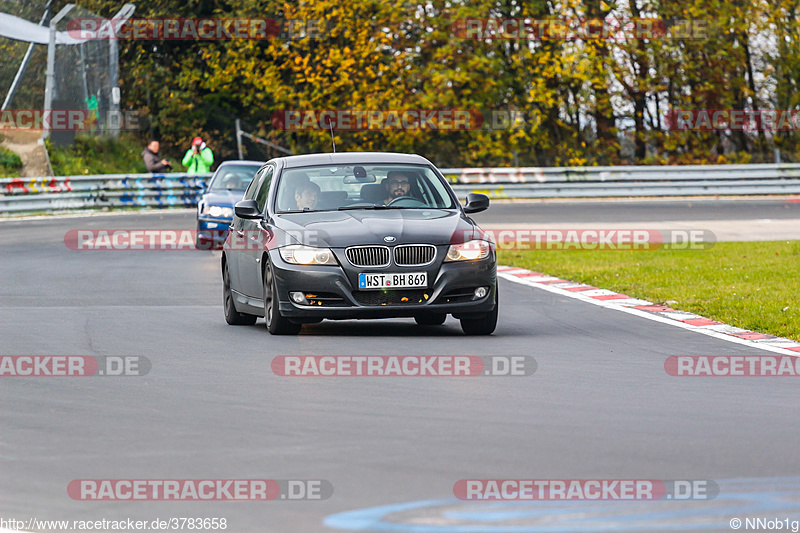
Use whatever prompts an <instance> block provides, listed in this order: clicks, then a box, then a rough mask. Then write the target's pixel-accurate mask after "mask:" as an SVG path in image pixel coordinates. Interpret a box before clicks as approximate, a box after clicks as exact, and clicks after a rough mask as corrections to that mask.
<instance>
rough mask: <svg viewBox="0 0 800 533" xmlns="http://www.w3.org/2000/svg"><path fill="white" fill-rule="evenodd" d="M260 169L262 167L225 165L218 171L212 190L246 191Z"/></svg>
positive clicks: (212, 183)
mask: <svg viewBox="0 0 800 533" xmlns="http://www.w3.org/2000/svg"><path fill="white" fill-rule="evenodd" d="M259 168H261V167H260V165H225V166H223V167H221V168H219V169H217V173H216V175H215V176H214V181H213V182H211V189H210V190H212V191H216V192H220V191H244V190H245V189H247V186H248V185H250V182H251V181H253V176H255V173H256V172H257V171H258V169H259Z"/></svg>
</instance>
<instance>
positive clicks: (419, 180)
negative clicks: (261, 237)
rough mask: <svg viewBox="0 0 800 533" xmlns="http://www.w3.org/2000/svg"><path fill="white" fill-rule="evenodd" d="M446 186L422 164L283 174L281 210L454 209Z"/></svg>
mask: <svg viewBox="0 0 800 533" xmlns="http://www.w3.org/2000/svg"><path fill="white" fill-rule="evenodd" d="M455 207H456V204H455V201H454V200H453V198H452V196H451V194H449V192H448V185H447V184H446V183H444V182H443V181H442V179H441V178H439V176H437V175H436V174H435V173H434V171H433V169H432V168H430V167H428V166H424V165H402V164H374V163H373V164H361V165H347V166H332V165H327V166H322V165H320V166H311V167H302V168H296V169H288V170H284V171H283V173H282V174H281V178H280V180H279V182H278V190H277V211H278V212H283V213H286V212H297V211H335V210H344V209H421V208H422V209H424V208H428V209H430V208H436V209H454V208H455Z"/></svg>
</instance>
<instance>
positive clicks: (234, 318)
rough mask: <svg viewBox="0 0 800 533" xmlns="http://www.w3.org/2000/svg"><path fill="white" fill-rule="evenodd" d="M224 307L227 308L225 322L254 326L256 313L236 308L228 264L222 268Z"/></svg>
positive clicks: (233, 324)
mask: <svg viewBox="0 0 800 533" xmlns="http://www.w3.org/2000/svg"><path fill="white" fill-rule="evenodd" d="M222 307H223V309H224V310H225V322H227V323H228V324H230V325H231V326H252V325H253V324H255V323H256V319H257V318H258V317H257V316H255V315H248V314H246V313H240V312H238V311H237V310H236V306H235V305H234V303H233V293H232V292H231V277H230V274H228V265H227V264H225V268H223V269H222Z"/></svg>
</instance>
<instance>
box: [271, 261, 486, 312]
mask: <svg viewBox="0 0 800 533" xmlns="http://www.w3.org/2000/svg"><path fill="white" fill-rule="evenodd" d="M334 253H336V251H334ZM336 255H337V259H339V262H340V264H342V259H343V257H342V255H340V254H339V253H336ZM270 260H271V263H272V267H273V271H274V274H275V278H276V284H277V292H278V301H279V306H278V308H279V309H280V313H281V315H283V316H285V317H287V318H296V319H301V318H309V319H319V318H330V319H337V318H338V319H346V318H390V317H412V316H415V315H419V314H422V313H446V314H452V315H453V316H455V317H456V318H462V317H463V318H478V317H480V316H482V315H485V314H486V313H489V312H491V311H492V310H493V309H494V307H495V302H496V294H495V291H496V285H497V261H496V258H495V254H494V251H492V253H491V254H490V255H489V257H487V258H486V259H483V260H479V261H469V262H467V261H465V262H452V263H443V262H442V261H441V259H439V260H437V261H434V263H433V264H431V265H427V266H424V267H397V266H394V267H386V268H383V269H375V268H357V267H353V266H351V265H349V264H346V266H345V267H342V266H304V265H294V264H289V263H286V262H284V261H283V259H282V258H281V257H280V254H279V252H278V251H277V250H271V251H270ZM378 271H386V272H422V271H424V272H427V274H428V288H426V289H396V290H391V291H389V290H378V291H361V290H359V289H358V281H357V280H358V274H359V273H361V272H378ZM477 287H486V288H487V289H488V293H487V295H486V296H484V297H483V298H480V299H473V298H472V292H473V291H474V289H475V288H477ZM295 291H298V292H302V293H304V294H306V295H307V294H311V295H314V296H316V297H318V298H309V299H308V301H309V302H312V305H301V304H296V303H294V302H292V301H291V300H290V297H289V293H290V292H295Z"/></svg>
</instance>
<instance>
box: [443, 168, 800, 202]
mask: <svg viewBox="0 0 800 533" xmlns="http://www.w3.org/2000/svg"><path fill="white" fill-rule="evenodd" d="M442 173H443V174H444V175H445V176H447V177H448V178H449V179H450V180H451V182H452V183H453V187H454V188H455V190H456V191H457V192H458V193H459V196H461V195H462V193H464V194H466V193H467V192H472V191H476V192H483V193H485V194H488V195H489V196H491V197H494V198H578V197H589V198H602V197H629V196H711V195H766V194H800V164H795V163H791V164H764V165H687V166H626V167H551V168H537V167H527V168H466V169H459V168H449V169H442Z"/></svg>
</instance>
